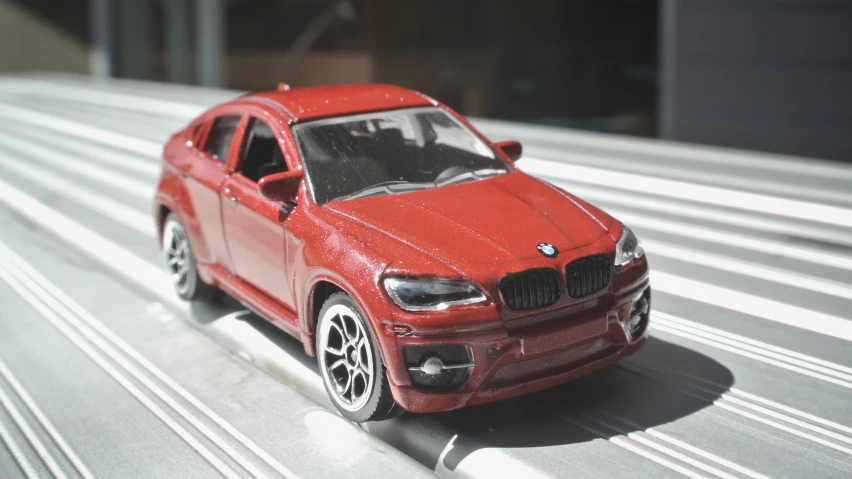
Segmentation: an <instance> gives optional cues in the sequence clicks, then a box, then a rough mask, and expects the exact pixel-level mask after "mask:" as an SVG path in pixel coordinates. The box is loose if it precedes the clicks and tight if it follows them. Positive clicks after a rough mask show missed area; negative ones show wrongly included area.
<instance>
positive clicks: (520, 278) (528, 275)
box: [499, 268, 560, 311]
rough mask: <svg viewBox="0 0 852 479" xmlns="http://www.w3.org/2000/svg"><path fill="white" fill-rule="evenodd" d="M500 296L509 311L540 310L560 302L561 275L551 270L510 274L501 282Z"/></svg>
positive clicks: (542, 269) (532, 270)
mask: <svg viewBox="0 0 852 479" xmlns="http://www.w3.org/2000/svg"><path fill="white" fill-rule="evenodd" d="M499 287H500V294H502V295H503V301H505V302H506V306H508V307H509V309H512V310H515V311H525V310H529V309H538V308H543V307H545V306H550V305H551V304H554V303H556V302H557V301H559V293H560V287H559V273H557V272H556V271H554V270H552V269H550V268H540V269H531V270H527V271H522V272H520V273H515V274H510V275H508V276H506V277H504V278H503V279H501V280H500V284H499Z"/></svg>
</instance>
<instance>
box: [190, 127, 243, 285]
mask: <svg viewBox="0 0 852 479" xmlns="http://www.w3.org/2000/svg"><path fill="white" fill-rule="evenodd" d="M241 119H242V115H239V114H223V115H221V116H217V117H214V118H212V119H211V120H209V121H210V125H209V127H208V128H207V134H206V138H205V139H204V140H203V142H202V145H201V148H199V149H198V150H196V153H195V157H194V158H192V161H190V162H189V163H188V164H187V165H186V166H184V168H185V169H184V171H183V172H182V174H181V176H183V178H184V184H185V186H186V189H187V192H188V194H189V197H190V200H191V207H192V208H193V210H194V215H190V216H191V217H194V218H196V219H197V221H198V229H199V230H200V232H201V235H202V238H203V240H204V246H206V247H199V248H196V249H198V250H199V251H198V252H197V254H196V256H197V259H198V261H200V262H203V263H210V264H220V265H222V266H224V267H226V268H229V269H230V268H232V265H231V261H230V258H229V256H228V249H227V246H226V244H225V238H224V236H223V234H222V231H223V225H222V206H221V200H220V199H219V192H220V191H221V188H222V184H223V183H224V182H225V180H226V179H227V178H228V175H229V172H228V169H227V167H226V164H227V159H228V155H229V152H230V150H231V148H232V143H233V139H234V135H235V134H236V132H237V128H238V127H239V125H240V121H241Z"/></svg>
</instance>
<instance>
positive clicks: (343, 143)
mask: <svg viewBox="0 0 852 479" xmlns="http://www.w3.org/2000/svg"><path fill="white" fill-rule="evenodd" d="M293 134H294V136H295V138H296V142H297V144H298V146H299V151H300V152H301V155H302V162H303V165H304V168H305V171H306V174H307V177H308V184H309V186H310V190H311V194H312V195H313V198H314V201H316V202H317V203H318V204H323V203H327V202H329V201H335V200H345V199H354V198H364V197H367V196H377V195H382V194H395V193H404V192H408V191H415V190H420V189H425V188H437V187H441V186H445V185H449V184H455V183H461V182H464V181H475V180H480V179H484V178H487V177H490V176H494V175H499V174H503V173H506V172H507V171H509V167H508V166H507V165H506V164H505V163H504V162H503V160H501V159H500V158H499V157H498V156H497V154H496V153H495V152H494V151H493V150H492V149H491V147H490V146H488V145H487V144H486V143H484V142H483V141H482V140H481V139H480V138H479V137H478V136H476V135H475V134H474V133H473V132H472V131H470V129H468V128H467V127H465V126H464V125H463V124H462V123H460V122H459V121H458V120H456V119H455V118H454V117H453V116H451V115H450V114H449V113H447V112H445V111H443V110H441V109H440V108H416V109H404V110H394V111H389V112H381V113H372V114H366V115H355V116H346V117H336V118H331V119H325V120H318V121H313V122H308V123H305V124H302V125H297V126H296V127H294V128H293Z"/></svg>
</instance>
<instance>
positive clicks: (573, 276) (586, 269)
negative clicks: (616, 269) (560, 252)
mask: <svg viewBox="0 0 852 479" xmlns="http://www.w3.org/2000/svg"><path fill="white" fill-rule="evenodd" d="M611 276H612V260H610V259H609V256H606V255H603V254H597V255H594V256H586V257H585V258H580V259H578V260H574V261H572V262H571V263H569V264H568V266H566V267H565V282H566V284H567V285H568V296H571V297H572V298H584V297H586V296H589V295H592V294H595V293H597V292H598V291H600V290H602V289H604V288H606V286H607V285H608V284H609V280H610V277H611Z"/></svg>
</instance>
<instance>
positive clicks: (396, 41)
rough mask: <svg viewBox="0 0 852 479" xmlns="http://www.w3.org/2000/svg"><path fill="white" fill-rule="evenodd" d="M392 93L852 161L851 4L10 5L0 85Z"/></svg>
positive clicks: (95, 1)
mask: <svg viewBox="0 0 852 479" xmlns="http://www.w3.org/2000/svg"><path fill="white" fill-rule="evenodd" d="M19 71H61V72H72V73H82V74H91V75H96V76H105V77H119V78H133V79H144V80H156V81H166V82H177V83H186V84H198V85H206V86H214V87H230V88H237V89H244V90H260V89H271V88H273V87H274V86H275V85H276V84H277V83H278V82H279V81H286V82H288V83H290V84H291V85H295V86H298V85H313V84H327V83H344V82H384V83H393V84H398V85H403V86H407V87H410V88H414V89H417V90H420V91H422V92H424V93H426V94H428V95H431V96H433V97H435V98H437V99H439V100H441V101H443V102H445V103H447V104H449V105H450V106H452V107H454V108H456V109H458V110H459V111H461V112H462V113H463V114H465V115H470V116H476V117H484V118H496V119H506V120H512V121H522V122H530V123H541V124H549V125H558V126H567V127H572V128H579V129H585V130H595V131H603V132H613V133H621V134H628V135H637V136H644V137H658V138H663V139H672V140H680V141H689V142H695V143H704V144H710V145H721V146H729V147H736V148H745V149H752V150H760V151H768V152H776V153H786V154H792V155H802V156H810V157H818V158H827V159H833V160H844V161H846V160H850V159H852V134H850V131H852V128H850V127H852V2H850V1H844V0H688V1H687V0H659V1H653V0H581V1H566V0H526V1H523V0H456V1H452V2H451V1H437V0H436V1H425V0H421V1H415V0H344V1H337V0H0V72H19Z"/></svg>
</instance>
